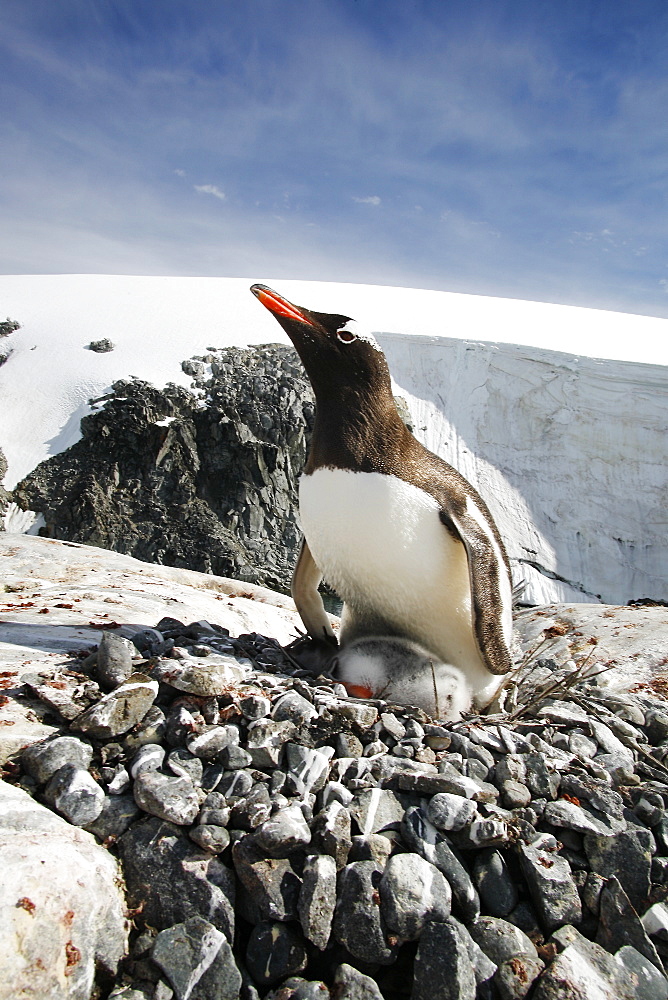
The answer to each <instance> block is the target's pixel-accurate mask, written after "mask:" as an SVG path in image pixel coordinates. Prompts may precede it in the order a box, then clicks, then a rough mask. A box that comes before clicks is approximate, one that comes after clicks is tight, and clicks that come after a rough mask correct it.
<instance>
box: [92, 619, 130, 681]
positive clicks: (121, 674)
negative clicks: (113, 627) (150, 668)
mask: <svg viewBox="0 0 668 1000" xmlns="http://www.w3.org/2000/svg"><path fill="white" fill-rule="evenodd" d="M136 651H137V650H136V647H135V645H134V643H132V642H130V640H129V639H124V638H123V636H121V635H117V634H116V633H115V632H103V633H102V638H101V639H100V644H99V645H98V647H97V658H96V664H95V679H96V681H97V682H98V684H99V685H100V687H101V688H103V690H105V691H110V690H113V688H116V687H118V685H119V684H123V683H124V682H125V681H127V679H128V677H129V676H130V674H131V673H132V671H133V669H134V668H133V664H132V657H133V655H134V654H135V653H136Z"/></svg>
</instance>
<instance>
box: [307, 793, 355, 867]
mask: <svg viewBox="0 0 668 1000" xmlns="http://www.w3.org/2000/svg"><path fill="white" fill-rule="evenodd" d="M350 826H351V824H350V813H349V812H348V810H347V809H346V808H345V806H343V805H341V803H340V802H336V801H333V802H330V803H329V804H328V805H326V806H325V808H324V809H321V810H320V812H319V813H318V814H317V815H316V816H315V817H314V819H313V823H312V824H311V833H312V837H313V844H314V846H317V847H318V848H319V849H320V851H322V853H323V854H329V855H330V856H331V857H332V858H334V861H335V862H336V867H337V868H342V867H343V866H344V865H345V864H346V862H347V860H348V855H349V853H350V848H351V846H352V838H351V836H350Z"/></svg>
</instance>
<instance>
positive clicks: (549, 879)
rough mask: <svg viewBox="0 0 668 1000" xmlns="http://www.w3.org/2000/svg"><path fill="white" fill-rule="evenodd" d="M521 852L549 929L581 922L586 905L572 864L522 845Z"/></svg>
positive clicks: (528, 881) (540, 915)
mask: <svg viewBox="0 0 668 1000" xmlns="http://www.w3.org/2000/svg"><path fill="white" fill-rule="evenodd" d="M519 852H520V863H521V865H522V872H523V874H524V877H525V879H526V881H527V885H528V886H529V892H530V893H531V898H532V900H533V902H534V906H535V907H536V910H537V912H538V915H539V917H540V920H541V923H542V924H543V927H544V928H545V930H547V931H552V930H554V928H555V927H559V926H561V924H566V923H575V924H577V923H579V922H580V920H581V918H582V905H581V903H580V897H579V895H578V891H577V889H576V887H575V883H574V881H573V876H572V875H571V869H570V866H569V864H568V862H567V861H565V860H564V858H560V857H558V856H557V855H555V854H550V853H549V852H548V851H542V850H539V849H537V848H535V847H531V846H528V845H526V844H520V845H519Z"/></svg>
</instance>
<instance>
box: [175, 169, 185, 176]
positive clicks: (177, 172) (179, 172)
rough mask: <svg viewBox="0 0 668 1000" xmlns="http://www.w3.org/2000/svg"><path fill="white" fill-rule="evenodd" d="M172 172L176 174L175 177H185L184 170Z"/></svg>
mask: <svg viewBox="0 0 668 1000" xmlns="http://www.w3.org/2000/svg"><path fill="white" fill-rule="evenodd" d="M174 173H175V174H176V176H177V177H185V176H186V172H185V170H175V171H174Z"/></svg>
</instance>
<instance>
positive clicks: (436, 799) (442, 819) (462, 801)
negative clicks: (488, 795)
mask: <svg viewBox="0 0 668 1000" xmlns="http://www.w3.org/2000/svg"><path fill="white" fill-rule="evenodd" d="M477 812H478V809H477V807H476V804H475V802H472V801H471V799H468V798H464V797H463V796H461V795H452V794H451V793H449V792H439V793H438V794H437V795H434V796H432V798H431V799H430V800H429V805H428V806H427V816H428V817H429V819H430V820H431V822H432V823H433V824H434V826H435V827H437V829H439V830H461V829H463V827H465V826H468V825H469V823H471V822H472V820H473V819H474V817H475V816H476V815H477Z"/></svg>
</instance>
